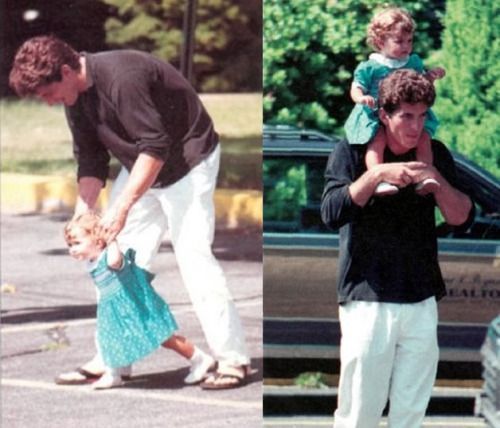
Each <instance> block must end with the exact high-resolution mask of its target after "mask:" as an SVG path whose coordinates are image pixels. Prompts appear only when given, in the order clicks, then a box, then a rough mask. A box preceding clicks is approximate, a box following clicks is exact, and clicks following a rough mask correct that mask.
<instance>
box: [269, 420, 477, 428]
mask: <svg viewBox="0 0 500 428" xmlns="http://www.w3.org/2000/svg"><path fill="white" fill-rule="evenodd" d="M332 425H333V418H314V417H313V418H307V419H301V418H289V419H287V418H276V419H275V420H273V418H269V419H268V418H266V419H264V425H263V427H264V428H275V427H276V428H287V427H293V428H310V427H318V428H319V427H326V426H328V427H331V426H332ZM388 426H389V425H388V423H387V420H386V419H383V420H382V422H381V423H380V425H379V428H386V427H388ZM422 428H486V424H485V423H484V422H483V421H481V420H478V419H476V418H474V419H471V420H470V418H453V417H450V418H446V417H440V418H439V420H432V418H427V419H426V420H424V423H423V425H422Z"/></svg>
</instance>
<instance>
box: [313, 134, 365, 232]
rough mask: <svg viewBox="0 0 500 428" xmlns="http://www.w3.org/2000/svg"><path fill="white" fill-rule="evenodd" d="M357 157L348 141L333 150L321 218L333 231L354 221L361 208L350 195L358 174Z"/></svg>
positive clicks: (322, 202)
mask: <svg viewBox="0 0 500 428" xmlns="http://www.w3.org/2000/svg"><path fill="white" fill-rule="evenodd" d="M356 169H357V168H356V162H355V155H354V153H353V152H352V150H351V147H350V146H349V145H348V143H347V142H346V141H343V142H340V143H338V144H337V145H336V146H335V148H334V149H333V151H332V153H331V154H330V157H329V158H328V163H327V166H326V170H325V188H324V190H323V196H322V199H321V218H322V220H323V223H325V225H326V226H328V227H329V228H331V229H336V228H339V227H341V226H343V225H344V224H346V223H348V222H350V221H352V220H353V219H355V217H356V216H357V215H358V213H359V212H360V210H361V208H360V207H359V206H358V205H356V204H355V203H354V202H353V200H352V198H351V196H350V194H349V186H350V184H351V183H352V182H353V181H354V178H355V174H356Z"/></svg>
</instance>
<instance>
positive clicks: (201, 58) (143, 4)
mask: <svg viewBox="0 0 500 428" xmlns="http://www.w3.org/2000/svg"><path fill="white" fill-rule="evenodd" d="M105 2H106V3H108V4H110V5H112V6H114V7H115V13H114V16H113V17H111V18H109V19H108V21H107V22H106V32H107V42H108V44H109V45H110V46H112V47H113V46H114V47H119V48H134V49H140V50H145V51H149V52H152V53H153V54H155V55H156V56H158V57H160V58H163V59H165V60H167V61H169V62H171V63H173V64H174V65H176V66H179V63H180V56H181V49H182V43H183V33H182V28H183V16H184V10H185V8H186V4H187V1H186V0H105ZM241 3H242V4H241V5H240V4H239V1H238V0H198V2H197V10H196V33H195V43H196V45H195V52H194V59H193V74H194V82H193V83H194V85H195V87H197V89H199V90H200V91H252V90H253V91H255V90H260V87H261V78H260V76H261V71H260V70H261V60H260V58H261V48H260V46H261V43H260V40H261V31H260V28H261V9H260V7H259V4H258V3H259V2H253V7H251V8H249V7H248V6H245V5H244V2H241Z"/></svg>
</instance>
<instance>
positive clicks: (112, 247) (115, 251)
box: [107, 241, 123, 270]
mask: <svg viewBox="0 0 500 428" xmlns="http://www.w3.org/2000/svg"><path fill="white" fill-rule="evenodd" d="M107 264H108V266H109V267H110V268H111V269H115V270H117V269H121V267H122V265H123V254H122V253H121V251H120V248H119V247H118V244H117V242H116V241H111V242H110V243H109V244H108V254H107Z"/></svg>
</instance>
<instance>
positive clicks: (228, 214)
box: [0, 173, 262, 228]
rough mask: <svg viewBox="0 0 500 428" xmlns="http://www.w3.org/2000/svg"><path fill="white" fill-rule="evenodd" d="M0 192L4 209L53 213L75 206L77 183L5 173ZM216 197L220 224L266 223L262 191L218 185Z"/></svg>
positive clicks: (104, 194) (101, 203)
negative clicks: (220, 186)
mask: <svg viewBox="0 0 500 428" xmlns="http://www.w3.org/2000/svg"><path fill="white" fill-rule="evenodd" d="M109 188H110V185H109V184H108V185H107V186H106V189H105V191H104V192H102V194H101V196H100V197H99V201H98V207H99V208H100V209H105V207H106V206H107V203H108V200H109ZM0 195H1V200H0V203H1V210H2V212H4V213H19V214H21V213H53V212H60V211H71V210H73V208H74V206H75V202H76V196H77V187H76V182H75V180H74V178H72V177H60V176H45V175H26V174H15V173H2V174H0ZM214 201H215V209H216V221H217V224H219V225H223V226H226V227H230V228H235V227H242V226H258V227H260V226H262V192H260V191H257V190H235V189H217V190H216V191H215V197H214Z"/></svg>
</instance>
